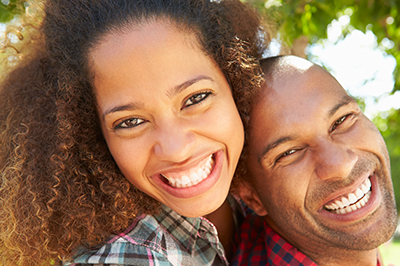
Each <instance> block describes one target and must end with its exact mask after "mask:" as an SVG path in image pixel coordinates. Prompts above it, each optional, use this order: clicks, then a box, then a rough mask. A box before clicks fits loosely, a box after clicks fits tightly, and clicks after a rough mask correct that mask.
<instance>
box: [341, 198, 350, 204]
mask: <svg viewBox="0 0 400 266" xmlns="http://www.w3.org/2000/svg"><path fill="white" fill-rule="evenodd" d="M342 202H343V205H344V206H348V205H349V204H350V201H349V200H348V199H346V198H345V197H343V198H342Z"/></svg>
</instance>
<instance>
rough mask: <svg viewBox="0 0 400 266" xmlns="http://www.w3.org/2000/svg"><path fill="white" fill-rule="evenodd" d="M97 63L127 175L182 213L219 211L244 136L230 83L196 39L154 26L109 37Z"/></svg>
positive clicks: (110, 137) (100, 90) (98, 83)
mask: <svg viewBox="0 0 400 266" xmlns="http://www.w3.org/2000/svg"><path fill="white" fill-rule="evenodd" d="M90 57H91V58H90V60H91V62H92V67H93V71H94V73H95V78H94V85H95V90H96V97H97V105H98V114H99V117H100V121H101V125H102V130H103V134H104V137H105V139H106V141H107V144H108V147H109V149H110V151H111V154H112V156H113V157H114V159H115V161H116V163H117V164H118V166H119V168H120V169H121V171H122V173H123V174H124V176H125V177H126V178H127V179H128V180H129V182H131V183H132V184H133V185H135V186H136V187H137V188H139V189H140V190H142V191H143V192H145V193H147V194H148V195H150V196H151V197H153V198H155V199H157V200H158V201H160V202H161V203H163V204H165V205H167V206H169V207H170V208H172V209H173V210H175V211H176V212H178V213H180V214H181V215H184V216H188V217H196V216H204V215H207V214H209V213H211V212H213V211H214V210H216V209H217V208H218V207H219V206H220V205H221V204H222V203H223V202H224V200H225V198H226V196H227V194H228V190H229V187H230V184H231V180H232V176H233V173H234V171H235V168H236V164H237V161H238V159H239V155H240V152H241V150H242V146H243V139H244V134H243V126H242V122H241V120H240V117H239V114H238V111H237V109H236V106H235V103H234V101H233V98H232V95H231V91H230V88H229V85H228V83H227V81H226V79H225V77H224V75H223V74H222V72H221V70H220V69H219V68H218V66H217V65H216V64H215V63H214V62H213V61H212V60H211V59H210V58H209V57H207V56H206V55H205V54H204V52H203V51H202V50H201V49H200V47H199V44H198V42H197V40H196V38H195V36H194V35H191V34H186V33H183V32H182V31H178V30H177V29H176V28H175V27H174V26H172V25H171V24H168V23H165V22H160V21H158V22H152V23H148V24H144V25H141V26H138V27H136V28H134V29H130V30H129V31H125V32H124V33H121V32H119V33H115V34H109V35H108V36H106V38H104V39H103V42H101V43H100V44H99V45H97V46H96V47H95V49H93V50H92V52H91V54H90Z"/></svg>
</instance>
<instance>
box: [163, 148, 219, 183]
mask: <svg viewBox="0 0 400 266" xmlns="http://www.w3.org/2000/svg"><path fill="white" fill-rule="evenodd" d="M213 167H214V159H213V155H212V154H211V155H210V156H208V157H207V158H206V159H204V160H203V161H201V162H200V163H199V164H198V166H196V167H193V168H191V169H189V171H185V172H178V173H167V174H161V176H162V177H164V178H165V179H166V180H168V184H169V185H170V186H171V187H176V188H186V187H191V186H195V185H197V184H199V183H200V182H201V181H203V180H204V179H206V178H207V177H208V176H209V174H210V173H211V171H212V169H213Z"/></svg>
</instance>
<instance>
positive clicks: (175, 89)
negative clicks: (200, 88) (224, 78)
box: [167, 75, 214, 98]
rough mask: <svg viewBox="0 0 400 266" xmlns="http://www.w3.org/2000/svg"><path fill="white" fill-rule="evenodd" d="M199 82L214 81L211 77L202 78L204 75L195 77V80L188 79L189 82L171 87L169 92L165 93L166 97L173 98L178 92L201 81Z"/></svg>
mask: <svg viewBox="0 0 400 266" xmlns="http://www.w3.org/2000/svg"><path fill="white" fill-rule="evenodd" d="M201 80H210V81H214V79H212V78H211V77H208V76H204V75H201V76H197V77H195V78H192V79H189V80H187V81H185V82H183V83H182V84H179V85H177V86H175V87H173V88H172V89H170V90H169V91H168V92H167V95H168V97H169V98H172V97H174V96H175V95H177V94H179V93H180V92H182V91H183V90H185V89H187V88H188V87H190V86H191V85H193V84H194V83H196V82H199V81H201Z"/></svg>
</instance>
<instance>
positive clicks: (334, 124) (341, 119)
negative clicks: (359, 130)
mask: <svg viewBox="0 0 400 266" xmlns="http://www.w3.org/2000/svg"><path fill="white" fill-rule="evenodd" d="M351 115H352V114H347V115H345V116H342V117H341V118H339V119H338V120H336V121H335V122H334V123H333V125H332V128H331V132H332V131H334V130H335V129H336V128H337V127H338V126H340V125H341V124H342V123H343V122H344V121H346V119H347V118H348V117H349V116H351Z"/></svg>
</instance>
